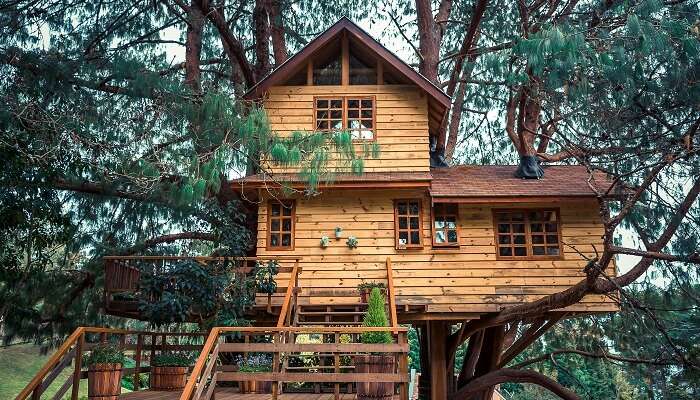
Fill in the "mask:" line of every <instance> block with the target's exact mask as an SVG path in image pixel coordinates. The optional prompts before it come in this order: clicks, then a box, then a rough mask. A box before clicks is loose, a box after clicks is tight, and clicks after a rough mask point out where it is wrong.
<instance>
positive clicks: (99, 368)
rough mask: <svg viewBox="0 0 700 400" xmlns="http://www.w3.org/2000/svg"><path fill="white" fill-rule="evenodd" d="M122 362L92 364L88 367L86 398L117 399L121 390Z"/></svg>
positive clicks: (99, 399) (98, 399) (95, 399)
mask: <svg viewBox="0 0 700 400" xmlns="http://www.w3.org/2000/svg"><path fill="white" fill-rule="evenodd" d="M121 380H122V364H114V363H104V364H92V365H90V367H89V368H88V398H89V399H91V400H92V399H94V400H117V399H118V398H119V395H120V394H121V391H122V385H121Z"/></svg>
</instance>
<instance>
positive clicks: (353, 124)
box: [348, 119, 360, 129]
mask: <svg viewBox="0 0 700 400" xmlns="http://www.w3.org/2000/svg"><path fill="white" fill-rule="evenodd" d="M348 123H349V124H350V126H348V128H350V129H360V121H358V120H356V119H352V120H350V121H348Z"/></svg>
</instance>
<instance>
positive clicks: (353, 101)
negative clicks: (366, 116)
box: [348, 100, 360, 108]
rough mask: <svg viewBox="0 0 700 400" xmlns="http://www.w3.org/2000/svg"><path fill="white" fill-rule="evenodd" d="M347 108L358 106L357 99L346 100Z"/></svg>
mask: <svg viewBox="0 0 700 400" xmlns="http://www.w3.org/2000/svg"><path fill="white" fill-rule="evenodd" d="M348 108H360V101H359V100H348Z"/></svg>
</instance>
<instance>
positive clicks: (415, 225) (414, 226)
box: [411, 217, 420, 229]
mask: <svg viewBox="0 0 700 400" xmlns="http://www.w3.org/2000/svg"><path fill="white" fill-rule="evenodd" d="M419 221H420V220H419V219H418V217H411V229H418V226H419Z"/></svg>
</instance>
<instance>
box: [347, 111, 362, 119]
mask: <svg viewBox="0 0 700 400" xmlns="http://www.w3.org/2000/svg"><path fill="white" fill-rule="evenodd" d="M348 118H353V119H357V118H360V112H359V111H358V110H348Z"/></svg>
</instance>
